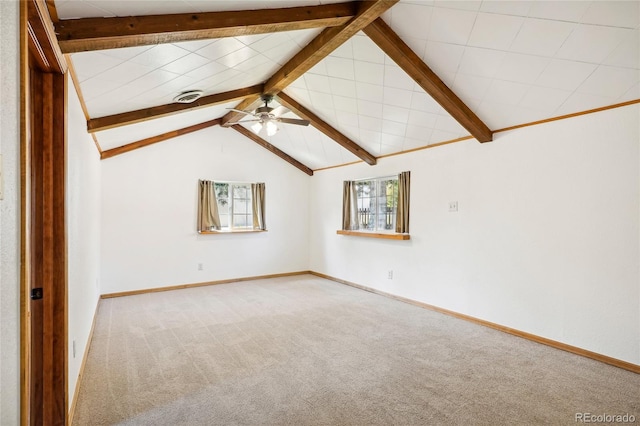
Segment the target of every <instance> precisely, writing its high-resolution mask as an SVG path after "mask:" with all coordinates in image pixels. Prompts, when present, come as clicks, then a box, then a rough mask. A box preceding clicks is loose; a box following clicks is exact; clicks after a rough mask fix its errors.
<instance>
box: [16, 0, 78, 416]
mask: <svg viewBox="0 0 640 426" xmlns="http://www.w3.org/2000/svg"><path fill="white" fill-rule="evenodd" d="M66 70H67V67H66V61H65V59H64V57H63V56H62V54H61V53H60V49H59V47H58V44H57V39H56V37H55V33H54V31H53V23H52V21H51V17H50V15H49V12H48V8H47V6H46V3H45V1H44V0H21V1H20V208H21V212H20V383H21V389H20V423H21V424H22V425H36V424H37V425H41V424H42V425H65V424H66V423H67V421H68V389H67V388H68V377H67V375H68V372H67V341H68V338H67V248H66V226H65V225H66V224H65V221H66V219H65V173H66V103H67V102H66V85H67V76H66ZM33 288H41V289H42V290H43V291H42V293H43V297H42V299H40V300H32V299H31V291H32V289H33Z"/></svg>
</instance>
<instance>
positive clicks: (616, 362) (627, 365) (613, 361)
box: [309, 271, 640, 374]
mask: <svg viewBox="0 0 640 426" xmlns="http://www.w3.org/2000/svg"><path fill="white" fill-rule="evenodd" d="M309 273H310V274H311V275H315V276H317V277H320V278H325V279H327V280H331V281H335V282H337V283H340V284H345V285H348V286H351V287H355V288H359V289H361V290H365V291H368V292H371V293H375V294H379V295H381V296H385V297H389V298H391V299H395V300H399V301H400V302H405V303H409V304H411V305H414V306H418V307H421V308H424V309H429V310H431V311H435V312H439V313H441V314H445V315H449V316H452V317H455V318H458V319H462V320H465V321H469V322H472V323H474V324H478V325H482V326H484V327H489V328H492V329H494V330H498V331H502V332H504V333H507V334H511V335H514V336H517V337H521V338H523V339H527V340H530V341H532V342H536V343H540V344H542V345H546V346H550V347H552V348H555V349H560V350H563V351H566V352H570V353H572V354H575V355H580V356H583V357H586V358H590V359H593V360H596V361H600V362H603V363H605V364H609V365H613V366H614V367H618V368H622V369H624V370H628V371H631V372H634V373H637V374H640V365H638V364H633V363H631V362H627V361H623V360H620V359H617V358H613V357H610V356H607V355H602V354H599V353H597V352H592V351H589V350H586V349H583V348H579V347H577V346H572V345H568V344H566V343H562V342H558V341H556V340H552V339H547V338H546V337H541V336H537V335H535V334H531V333H527V332H525V331H520V330H516V329H514V328H511V327H506V326H504V325H501V324H496V323H494V322H490V321H486V320H483V319H480V318H476V317H472V316H470V315H466V314H461V313H459V312H455V311H451V310H449V309H444V308H440V307H438V306H435V305H430V304H428V303H424V302H419V301H417V300H413V299H409V298H406V297H402V296H397V295H395V294H391V293H387V292H385V291H381V290H377V289H374V288H371V287H367V286H364V285H361V284H356V283H353V282H350V281H346V280H343V279H340V278H335V277H332V276H330V275H325V274H323V273H320V272H315V271H310V272H309Z"/></svg>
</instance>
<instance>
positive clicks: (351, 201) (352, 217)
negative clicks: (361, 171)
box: [342, 180, 360, 231]
mask: <svg viewBox="0 0 640 426" xmlns="http://www.w3.org/2000/svg"><path fill="white" fill-rule="evenodd" d="M358 228H360V224H359V223H358V197H357V195H356V183H355V182H353V181H350V180H345V181H344V184H343V190H342V229H343V230H345V231H353V230H357V229H358Z"/></svg>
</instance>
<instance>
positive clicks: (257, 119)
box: [226, 118, 261, 126]
mask: <svg viewBox="0 0 640 426" xmlns="http://www.w3.org/2000/svg"><path fill="white" fill-rule="evenodd" d="M255 121H261V120H260V119H259V118H256V119H255V120H242V121H234V122H233V123H227V124H226V125H227V126H231V125H234V124H244V123H253V122H255Z"/></svg>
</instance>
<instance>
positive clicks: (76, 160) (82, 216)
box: [66, 78, 101, 404]
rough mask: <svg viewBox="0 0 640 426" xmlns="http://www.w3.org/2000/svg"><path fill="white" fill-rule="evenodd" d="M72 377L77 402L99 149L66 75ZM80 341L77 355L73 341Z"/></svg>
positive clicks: (93, 251) (95, 241)
mask: <svg viewBox="0 0 640 426" xmlns="http://www.w3.org/2000/svg"><path fill="white" fill-rule="evenodd" d="M67 87H68V91H67V176H66V178H67V197H66V198H67V202H66V204H67V250H68V282H67V289H68V324H69V325H68V345H69V347H68V359H69V364H68V377H69V383H68V385H69V404H71V403H72V398H73V395H74V391H75V387H76V383H77V380H78V374H79V372H80V366H81V364H82V357H83V355H84V351H85V348H86V346H87V344H88V340H89V333H90V331H91V324H92V323H93V316H94V313H95V311H96V308H97V304H98V298H99V296H100V293H99V281H98V280H99V278H100V201H101V199H100V192H101V188H100V154H99V153H98V149H97V148H96V146H95V144H94V142H93V139H92V138H91V135H89V134H88V133H87V124H86V119H85V117H84V114H83V112H82V109H81V107H80V101H79V100H78V95H77V93H76V91H75V87H74V86H73V82H72V81H71V79H70V78H69V79H68V80H67ZM74 341H75V356H74V354H73V342H74Z"/></svg>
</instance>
